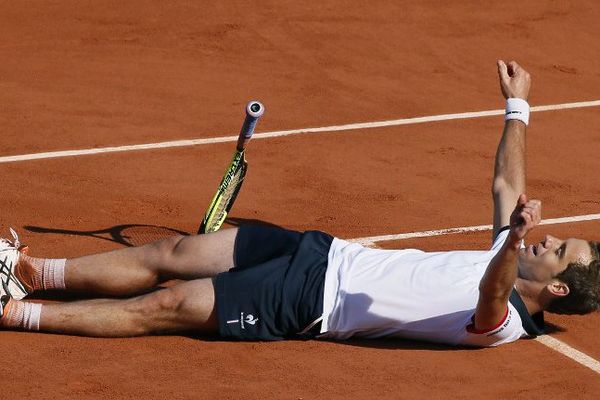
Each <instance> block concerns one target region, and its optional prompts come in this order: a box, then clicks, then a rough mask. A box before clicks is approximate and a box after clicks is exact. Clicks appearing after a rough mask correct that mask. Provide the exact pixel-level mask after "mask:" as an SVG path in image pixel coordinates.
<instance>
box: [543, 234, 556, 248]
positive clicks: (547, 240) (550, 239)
mask: <svg viewBox="0 0 600 400" xmlns="http://www.w3.org/2000/svg"><path fill="white" fill-rule="evenodd" d="M556 240H557V239H556V238H555V237H554V236H552V235H546V236H545V237H544V247H545V248H547V249H548V248H550V247H552V245H553V244H554V242H555V241H556Z"/></svg>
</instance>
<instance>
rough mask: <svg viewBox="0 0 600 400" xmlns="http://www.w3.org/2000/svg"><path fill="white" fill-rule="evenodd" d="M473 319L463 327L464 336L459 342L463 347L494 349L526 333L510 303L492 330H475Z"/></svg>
mask: <svg viewBox="0 0 600 400" xmlns="http://www.w3.org/2000/svg"><path fill="white" fill-rule="evenodd" d="M473 318H474V316H473V317H472V319H471V323H470V324H469V325H467V326H466V327H465V336H464V338H463V340H462V341H461V344H463V345H467V346H477V347H495V346H499V345H501V344H505V343H510V342H514V341H516V340H518V339H520V338H522V337H524V336H527V332H525V329H523V324H522V322H521V317H520V316H519V313H518V312H517V310H516V309H515V308H514V307H513V305H512V304H510V303H508V305H507V309H506V315H505V316H504V318H503V319H502V321H501V322H500V323H499V324H498V325H497V326H495V327H493V328H492V329H487V330H484V331H478V330H476V329H475V326H474V323H473Z"/></svg>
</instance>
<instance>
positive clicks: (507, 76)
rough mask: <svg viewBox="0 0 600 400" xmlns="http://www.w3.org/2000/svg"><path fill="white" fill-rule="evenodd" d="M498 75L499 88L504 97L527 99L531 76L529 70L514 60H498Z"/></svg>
mask: <svg viewBox="0 0 600 400" xmlns="http://www.w3.org/2000/svg"><path fill="white" fill-rule="evenodd" d="M498 76H499V77H500V88H501V89H502V94H503V95H504V98H506V99H508V98H511V97H512V98H519V99H523V100H527V98H528V97H529V87H530V86H531V77H530V76H529V72H527V71H525V70H524V69H523V67H521V66H520V65H519V64H517V63H516V62H515V61H509V62H508V63H505V62H504V61H502V60H498Z"/></svg>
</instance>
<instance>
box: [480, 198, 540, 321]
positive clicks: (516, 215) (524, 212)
mask: <svg viewBox="0 0 600 400" xmlns="http://www.w3.org/2000/svg"><path fill="white" fill-rule="evenodd" d="M541 218H542V203H541V202H540V201H539V200H527V196H526V195H524V194H521V195H520V196H519V197H518V199H517V205H516V207H515V208H514V210H513V212H512V213H511V215H510V217H509V224H510V231H509V233H508V237H507V238H506V240H505V242H504V245H503V246H502V248H501V249H500V250H499V251H498V253H497V254H496V255H495V256H494V258H493V259H492V261H490V264H489V265H488V267H487V269H486V271H485V274H484V275H483V278H482V279H481V282H479V300H478V302H477V308H476V309H475V318H474V323H475V329H477V331H480V332H485V331H487V330H490V329H494V328H496V327H498V324H499V323H502V322H503V321H504V319H503V318H505V317H506V315H507V311H508V298H509V297H510V293H511V292H512V289H513V286H514V284H515V281H516V280H517V269H518V268H517V258H518V255H519V250H520V247H521V241H522V240H523V239H524V238H525V236H526V235H527V233H528V232H529V231H530V230H532V229H533V228H534V227H535V226H536V225H537V224H539V223H540V221H541Z"/></svg>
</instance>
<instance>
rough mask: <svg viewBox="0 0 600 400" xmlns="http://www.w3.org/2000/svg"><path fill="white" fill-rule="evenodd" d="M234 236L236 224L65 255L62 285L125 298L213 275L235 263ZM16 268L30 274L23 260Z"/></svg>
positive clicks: (22, 273) (21, 273)
mask: <svg viewBox="0 0 600 400" xmlns="http://www.w3.org/2000/svg"><path fill="white" fill-rule="evenodd" d="M236 235H237V228H233V229H225V230H222V231H218V232H215V233H211V234H206V235H195V236H174V237H171V238H167V239H164V240H160V241H158V242H154V243H150V244H147V245H144V246H140V247H131V248H126V249H120V250H115V251H111V252H107V253H101V254H94V255H89V256H84V257H79V258H73V259H69V260H67V262H66V266H65V285H66V288H67V289H69V290H75V291H85V292H86V293H94V294H100V295H108V296H128V295H133V294H136V293H140V292H142V291H144V290H146V289H148V288H152V287H154V286H156V285H157V284H158V283H160V282H164V281H166V280H169V279H185V280H190V279H199V278H206V277H213V276H215V275H217V274H219V273H221V272H224V271H227V270H229V269H230V268H231V267H232V266H233V248H234V243H235V237H236ZM24 259H26V258H24ZM21 264H23V265H21ZM19 268H20V269H21V271H20V272H19V275H20V277H24V278H23V280H24V281H26V280H27V278H26V277H27V276H28V275H29V276H31V274H32V273H28V272H27V271H25V270H27V268H28V266H27V265H26V263H21V262H20V265H19ZM24 271H25V272H24ZM25 283H26V284H27V282H25Z"/></svg>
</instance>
